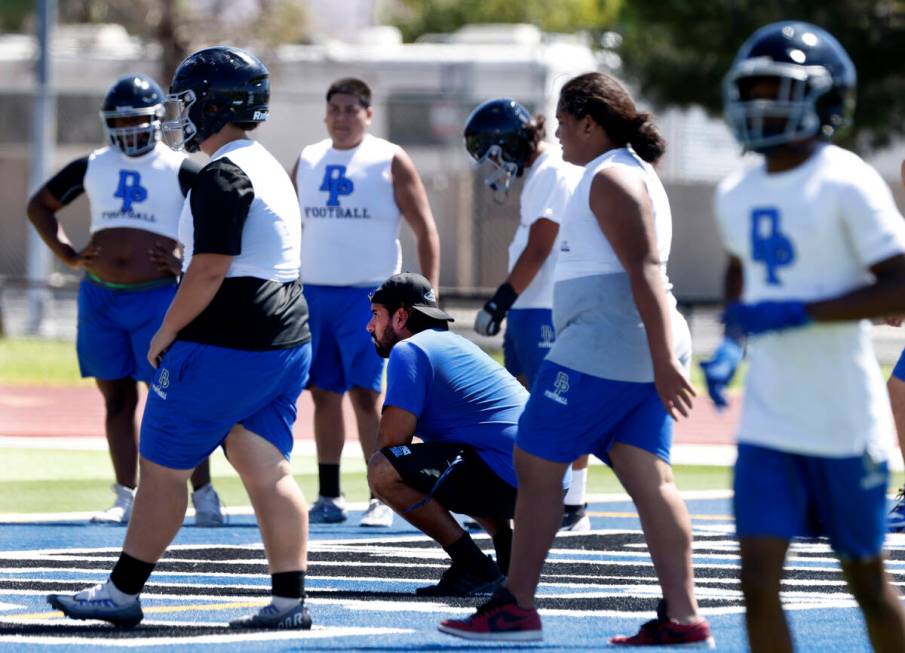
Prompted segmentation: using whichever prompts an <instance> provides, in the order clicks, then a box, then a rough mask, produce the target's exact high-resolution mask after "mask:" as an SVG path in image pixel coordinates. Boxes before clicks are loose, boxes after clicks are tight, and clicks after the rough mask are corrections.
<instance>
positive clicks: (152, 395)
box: [140, 340, 311, 469]
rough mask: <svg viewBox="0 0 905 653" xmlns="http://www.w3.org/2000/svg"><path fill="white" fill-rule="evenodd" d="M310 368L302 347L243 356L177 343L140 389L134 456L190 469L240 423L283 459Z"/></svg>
mask: <svg viewBox="0 0 905 653" xmlns="http://www.w3.org/2000/svg"><path fill="white" fill-rule="evenodd" d="M310 363H311V345H310V344H309V343H305V344H303V345H299V346H298V347H292V348H289V349H274V350H269V351H244V350H240V349H228V348H226V347H217V346H215V345H204V344H200V343H195V342H186V341H182V340H177V341H176V342H174V343H173V346H172V347H170V349H168V350H167V352H166V354H164V357H163V360H162V361H161V363H160V366H159V367H158V369H157V372H156V374H155V375H154V380H153V382H152V383H151V387H150V389H149V391H148V403H147V405H146V406H145V413H144V417H143V418H142V420H141V440H140V450H141V455H142V456H144V457H145V458H147V459H148V460H150V461H151V462H154V463H157V464H158V465H161V466H163V467H168V468H170V469H194V468H195V467H196V466H197V465H198V464H199V463H200V462H201V461H202V460H204V459H205V458H207V457H208V456H209V455H210V454H211V453H212V452H213V451H214V449H216V448H217V447H218V446H220V445H221V444H222V443H223V441H224V440H225V439H226V436H227V435H228V434H229V430H230V429H231V428H232V427H233V426H235V425H236V424H241V425H242V426H244V427H245V428H246V429H248V430H249V431H251V432H253V433H256V434H257V435H260V436H261V437H262V438H264V439H265V440H267V441H268V442H270V443H271V444H272V445H273V446H274V447H276V448H277V449H278V450H279V451H280V453H281V454H283V456H284V457H285V458H287V459H288V458H289V454H290V452H291V451H292V425H293V423H294V422H295V417H296V401H297V400H298V397H299V395H300V394H301V392H302V388H304V387H305V383H306V381H307V380H308V367H309V365H310Z"/></svg>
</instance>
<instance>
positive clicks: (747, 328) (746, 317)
mask: <svg viewBox="0 0 905 653" xmlns="http://www.w3.org/2000/svg"><path fill="white" fill-rule="evenodd" d="M722 320H723V324H725V325H726V332H727V333H728V334H730V335H731V336H733V337H739V336H742V335H749V334H750V335H758V334H761V333H767V332H768V331H781V330H782V329H790V328H792V327H800V326H804V325H805V324H807V323H808V322H810V321H811V316H810V315H808V314H807V311H805V307H804V302H799V301H767V302H757V303H756V304H741V303H739V302H733V303H732V304H729V306H727V307H726V310H725V312H724V313H723V318H722Z"/></svg>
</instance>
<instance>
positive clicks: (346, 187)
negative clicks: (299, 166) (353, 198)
mask: <svg viewBox="0 0 905 653" xmlns="http://www.w3.org/2000/svg"><path fill="white" fill-rule="evenodd" d="M318 190H323V191H327V192H328V193H330V196H329V197H328V198H327V206H339V196H340V195H351V194H352V191H353V190H355V184H353V183H352V180H351V179H349V178H348V177H346V166H338V165H332V166H327V169H326V170H325V171H324V181H322V182H321V187H320V188H319V189H318Z"/></svg>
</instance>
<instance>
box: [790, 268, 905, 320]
mask: <svg viewBox="0 0 905 653" xmlns="http://www.w3.org/2000/svg"><path fill="white" fill-rule="evenodd" d="M870 271H871V273H872V274H873V275H874V282H873V283H872V284H870V285H868V286H864V287H863V288H859V289H857V290H854V291H852V292H850V293H846V294H845V295H842V296H840V297H834V298H833V299H828V300H825V301H820V302H811V303H809V304H807V306H806V310H807V313H808V315H810V316H811V317H812V318H813V319H814V321H816V322H838V321H847V320H859V319H865V318H867V319H869V318H877V317H879V318H882V317H886V316H890V315H892V316H896V315H902V314H903V313H905V254H898V255H896V256H892V257H890V258H888V259H885V260H883V261H880V262H879V263H876V264H874V265H872V266H871V267H870Z"/></svg>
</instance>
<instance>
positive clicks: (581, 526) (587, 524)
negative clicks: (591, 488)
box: [559, 504, 591, 533]
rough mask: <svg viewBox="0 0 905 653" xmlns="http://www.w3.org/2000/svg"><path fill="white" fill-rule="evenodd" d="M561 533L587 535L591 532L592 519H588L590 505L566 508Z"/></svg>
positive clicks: (560, 528)
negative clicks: (568, 532)
mask: <svg viewBox="0 0 905 653" xmlns="http://www.w3.org/2000/svg"><path fill="white" fill-rule="evenodd" d="M559 530H560V531H573V532H576V533H586V532H587V531H589V530H591V518H590V517H588V504H584V505H582V506H569V505H567V506H565V507H564V509H563V513H562V524H561V525H560V527H559Z"/></svg>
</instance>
